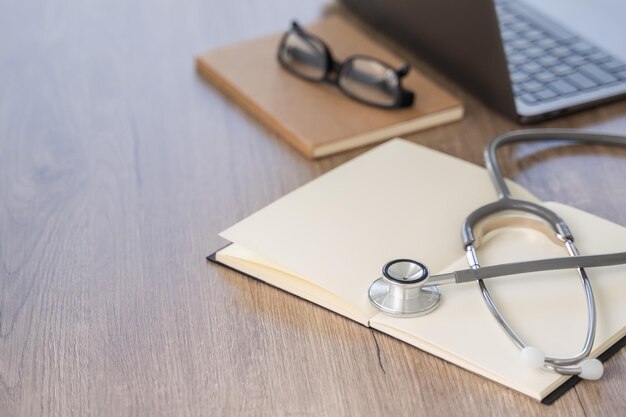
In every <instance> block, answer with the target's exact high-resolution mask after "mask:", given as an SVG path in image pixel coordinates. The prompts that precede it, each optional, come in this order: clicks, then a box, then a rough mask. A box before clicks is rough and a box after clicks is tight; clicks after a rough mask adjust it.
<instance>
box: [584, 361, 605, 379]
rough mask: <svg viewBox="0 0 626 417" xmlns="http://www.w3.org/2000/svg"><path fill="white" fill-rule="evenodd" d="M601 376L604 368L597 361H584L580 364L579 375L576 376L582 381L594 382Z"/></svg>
mask: <svg viewBox="0 0 626 417" xmlns="http://www.w3.org/2000/svg"><path fill="white" fill-rule="evenodd" d="M603 374H604V366H603V365H602V362H600V361H599V360H597V359H586V360H584V361H582V362H581V363H580V373H579V374H578V376H579V377H581V378H582V379H588V380H591V381H596V380H598V379H600V378H602V375H603Z"/></svg>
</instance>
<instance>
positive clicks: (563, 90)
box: [548, 80, 578, 95]
mask: <svg viewBox="0 0 626 417" xmlns="http://www.w3.org/2000/svg"><path fill="white" fill-rule="evenodd" d="M548 87H550V88H551V89H552V90H554V91H556V92H557V93H559V94H562V95H566V94H571V93H575V92H576V91H578V88H576V87H574V86H573V85H572V84H570V83H568V82H567V81H565V80H556V81H553V82H551V83H550V84H548Z"/></svg>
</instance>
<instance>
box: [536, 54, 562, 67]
mask: <svg viewBox="0 0 626 417" xmlns="http://www.w3.org/2000/svg"><path fill="white" fill-rule="evenodd" d="M558 62H559V60H558V59H557V58H555V57H553V56H550V55H546V56H542V57H541V58H539V63H540V64H541V65H543V66H544V67H551V66H552V65H556V64H557V63H558Z"/></svg>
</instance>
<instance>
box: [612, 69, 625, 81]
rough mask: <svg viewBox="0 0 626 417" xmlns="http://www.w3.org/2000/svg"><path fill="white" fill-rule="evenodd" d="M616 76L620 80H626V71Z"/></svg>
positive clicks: (617, 73)
mask: <svg viewBox="0 0 626 417" xmlns="http://www.w3.org/2000/svg"><path fill="white" fill-rule="evenodd" d="M614 75H615V76H616V77H617V78H619V79H620V80H626V70H622V71H620V72H616V73H615V74H614Z"/></svg>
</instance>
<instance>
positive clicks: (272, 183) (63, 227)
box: [0, 0, 626, 417]
mask: <svg viewBox="0 0 626 417" xmlns="http://www.w3.org/2000/svg"><path fill="white" fill-rule="evenodd" d="M322 7H323V4H322V2H321V1H320V0H300V1H297V2H290V1H287V0H263V1H261V0H246V1H243V0H242V1H237V2H219V3H218V2H215V1H211V0H209V1H198V0H185V1H180V2H174V1H166V0H152V1H147V0H132V1H127V2H110V1H104V0H93V1H88V2H80V1H72V0H66V1H60V0H49V1H42V0H31V1H20V2H16V1H13V2H10V1H8V0H0V416H2V417H5V416H7V417H8V416H11V417H12V416H29V417H30V416H161V415H163V416H174V415H176V416H208V415H216V416H217V415H236V416H263V415H267V416H301V415H322V416H338V415H348V416H360V415H386V416H404V415H407V416H408V415H412V416H418V415H432V416H438V415H442V416H444V415H445V416H454V415H459V416H461V415H462V416H481V417H482V416H491V415H507V416H525V415H541V416H618V415H624V410H625V409H626V397H625V396H624V391H625V390H626V352H625V351H623V350H622V351H621V352H619V353H618V354H617V355H615V356H614V357H613V358H612V359H610V360H609V361H608V363H607V368H606V374H605V377H604V378H603V379H602V380H601V381H599V382H582V383H580V384H579V385H577V387H576V388H575V389H574V390H571V391H569V392H568V393H567V394H566V395H565V396H564V397H563V398H561V399H560V400H559V401H557V402H556V403H555V404H554V405H552V406H543V405H541V404H539V403H537V402H535V401H533V400H531V399H529V398H527V397H525V396H523V395H520V394H517V393H515V392H513V391H511V390H509V389H506V388H503V387H501V386H499V385H497V384H495V383H493V382H490V381H487V380H485V379H483V378H480V377H478V376H475V375H473V374H470V373H468V372H466V371H464V370H462V369H460V368H457V367H455V366H452V365H450V364H447V363H446V362H444V361H442V360H440V359H438V358H436V357H433V356H430V355H428V354H426V353H423V352H421V351H419V350H417V349H415V348H412V347H410V346H408V345H406V344H404V343H401V342H399V341H397V340H394V339H392V338H391V337H387V336H385V335H382V334H378V333H376V332H374V331H372V330H369V329H367V328H365V327H362V326H360V325H357V324H355V323H353V322H351V321H349V320H347V319H344V318H342V317H340V316H338V315H335V314H333V313H330V312H328V311H326V310H324V309H322V308H320V307H317V306H315V305H313V304H311V303H308V302H305V301H302V300H300V299H298V298H296V297H293V296H290V295H288V294H286V293H284V292H281V291H279V290H276V289H274V288H272V287H269V286H267V285H263V284H261V283H258V282H255V281H253V280H250V279H246V278H243V277H241V276H240V275H238V274H236V273H233V272H230V271H227V270H225V269H223V268H218V267H215V266H214V265H209V264H207V263H206V262H205V260H204V257H205V255H207V254H208V253H209V252H211V251H212V250H214V249H216V248H218V247H220V246H221V245H222V244H224V242H223V241H221V240H220V239H219V238H218V237H217V233H218V232H219V231H221V230H223V229H224V228H226V227H228V226H229V225H231V224H233V223H234V222H236V221H238V220H240V219H241V218H243V217H245V216H246V215H248V214H250V213H253V212H254V211H256V210H258V209H259V208H261V207H263V206H264V205H266V204H268V203H269V202H271V201H273V200H275V199H276V198H278V197H280V196H282V195H284V194H285V193H287V192H289V191H291V190H293V189H295V188H297V187H298V186H300V185H302V184H304V183H306V182H307V181H309V180H311V179H312V178H315V177H316V176H318V175H320V174H322V173H323V172H326V171H327V170H329V169H331V168H333V167H335V166H337V165H339V164H341V163H342V162H345V161H347V160H349V159H351V158H353V157H355V156H357V155H359V154H360V153H362V152H363V151H364V149H359V150H355V151H351V152H347V153H343V154H340V155H337V156H333V157H329V158H325V159H322V160H319V161H315V162H311V161H308V160H306V159H305V158H304V157H302V156H301V155H299V154H298V153H297V152H296V151H295V150H293V149H292V148H290V147H289V146H288V145H287V144H285V143H284V142H283V141H281V140H279V139H277V138H276V137H274V136H273V135H272V134H270V133H269V132H268V131H266V130H265V129H264V128H263V127H261V125H259V124H258V123H256V122H255V121H254V120H252V119H251V118H250V117H248V116H247V115H245V114H244V113H243V112H241V111H239V110H238V109H237V108H236V106H234V105H233V104H232V103H231V102H229V101H228V100H227V99H225V97H223V96H222V95H221V94H220V93H218V92H217V91H216V90H215V89H213V88H211V87H210V86H209V85H208V84H206V83H205V82H203V81H202V79H201V78H200V77H199V76H198V75H197V74H196V73H195V70H194V61H193V57H194V55H195V54H197V53H198V52H201V51H205V50H207V49H208V48H211V47H214V46H221V45H226V44H228V43H231V42H235V41H240V40H244V39H248V38H252V37H254V36H259V35H263V34H267V33H271V32H274V31H277V30H281V29H283V28H286V27H287V25H288V23H289V21H290V19H292V18H294V17H296V18H298V19H299V20H300V21H302V22H304V23H306V22H310V21H312V20H314V19H315V18H317V17H318V16H319V15H320V13H321V12H322ZM405 57H406V58H407V59H409V60H410V61H411V62H412V63H413V64H414V65H416V66H418V67H419V68H420V69H421V70H422V71H424V72H425V73H426V74H428V75H429V76H431V77H433V78H434V79H435V80H436V81H437V82H439V83H441V84H442V85H443V86H444V87H446V88H448V89H449V90H450V91H451V92H453V93H454V94H455V95H456V96H457V97H459V98H460V99H461V100H463V101H464V103H465V104H466V106H467V116H466V118H465V119H464V120H463V121H462V122H459V123H456V124H453V125H448V126H444V127H440V128H435V129H432V130H429V131H425V132H421V133H419V134H415V135H413V136H410V137H409V139H412V140H414V141H415V142H417V143H420V144H423V145H427V146H430V147H432V148H434V149H438V150H441V151H444V152H448V153H450V154H452V155H456V156H460V157H462V158H465V159H467V160H470V161H473V162H476V163H482V157H481V153H482V149H483V146H484V145H485V144H486V143H487V141H488V140H489V139H491V138H492V137H493V136H495V135H497V134H499V133H502V132H505V131H508V130H511V129H516V128H518V127H519V126H517V125H515V124H514V123H512V122H510V121H508V120H505V119H504V118H502V117H501V116H499V115H498V114H496V113H494V112H493V111H491V110H488V109H486V108H485V107H483V106H482V105H481V104H480V103H479V102H478V101H477V100H476V99H474V98H473V97H471V96H469V95H468V94H466V93H465V92H464V91H463V90H462V89H461V88H460V87H459V86H458V85H456V84H454V83H453V82H451V81H450V80H448V79H446V78H444V77H442V76H440V75H438V73H437V71H436V69H435V68H432V67H430V66H428V65H427V64H426V63H424V62H421V61H419V60H417V59H416V58H415V57H412V56H410V55H407V54H406V52H405ZM545 126H551V127H584V128H589V129H594V130H599V131H606V132H615V133H620V132H621V133H626V102H621V103H616V104H611V105H607V106H604V107H602V108H599V109H596V110H591V111H587V112H584V113H581V114H578V115H574V116H570V117H567V118H563V119H559V120H555V121H552V122H549V123H546V124H545ZM583 150H584V152H583ZM588 152H591V153H588ZM502 158H503V160H504V161H506V163H505V168H506V169H505V170H506V173H507V174H508V175H509V176H511V177H513V178H514V179H516V180H517V181H519V182H521V183H522V184H523V185H524V186H526V187H528V188H529V189H531V190H532V191H534V192H535V193H536V194H537V195H538V196H539V197H541V198H543V199H550V200H557V201H560V202H564V203H568V204H572V205H574V206H576V207H579V208H582V209H585V210H588V211H590V212H592V213H595V214H598V215H600V216H603V217H606V218H608V219H610V220H613V221H615V222H617V223H619V224H622V225H625V226H626V212H625V211H624V209H623V208H624V207H625V206H626V186H625V185H624V184H625V183H624V179H625V178H626V150H616V149H591V148H584V149H583V148H568V149H565V148H559V149H552V150H549V149H546V148H545V147H538V146H518V147H515V148H511V149H506V150H505V151H503V153H502ZM555 337H558V335H555Z"/></svg>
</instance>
